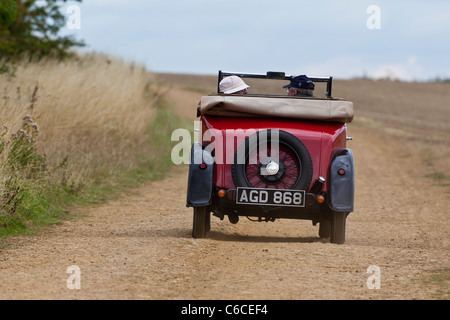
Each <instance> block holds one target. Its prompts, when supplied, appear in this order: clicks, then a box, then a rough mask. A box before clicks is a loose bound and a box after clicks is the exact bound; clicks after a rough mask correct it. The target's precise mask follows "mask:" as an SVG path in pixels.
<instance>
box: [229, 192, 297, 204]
mask: <svg viewBox="0 0 450 320" xmlns="http://www.w3.org/2000/svg"><path fill="white" fill-rule="evenodd" d="M305 194H306V192H305V190H290V189H286V190H284V189H258V188H237V196H236V203H237V204H253V205H259V206H261V205H263V206H289V207H304V206H305Z"/></svg>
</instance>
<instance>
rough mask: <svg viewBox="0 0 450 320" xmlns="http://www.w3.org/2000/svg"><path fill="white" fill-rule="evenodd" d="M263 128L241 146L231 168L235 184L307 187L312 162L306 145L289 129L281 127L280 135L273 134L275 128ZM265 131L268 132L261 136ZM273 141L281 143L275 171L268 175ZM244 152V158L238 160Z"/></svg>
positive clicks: (299, 188)
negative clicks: (275, 136) (287, 130)
mask: <svg viewBox="0 0 450 320" xmlns="http://www.w3.org/2000/svg"><path fill="white" fill-rule="evenodd" d="M264 131H265V130H264ZM264 131H259V132H257V133H256V134H255V135H256V137H255V136H254V135H253V136H250V137H247V138H246V139H245V141H244V142H243V143H242V144H241V145H240V146H239V147H238V149H237V151H236V153H235V157H234V163H233V165H232V167H231V171H232V175H233V181H234V184H235V185H236V187H253V188H273V189H296V190H308V189H309V186H310V184H311V179H312V173H313V164H312V160H311V156H310V154H309V152H308V149H307V148H306V146H305V145H304V144H303V143H302V142H301V141H300V140H299V139H297V138H296V137H295V136H293V135H292V134H290V133H288V132H286V131H282V130H278V138H273V136H272V131H275V130H267V131H266V132H264ZM262 132H264V133H267V135H265V134H264V135H262ZM261 136H262V137H261ZM264 137H267V140H265V139H264ZM251 141H255V142H256V141H257V143H250V142H251ZM274 143H278V146H279V150H278V151H279V152H278V159H277V160H278V163H276V166H275V171H272V173H271V174H267V172H268V170H267V168H268V167H269V165H268V161H267V159H269V158H271V159H272V160H273V157H271V155H270V154H269V153H270V152H271V151H270V149H271V146H272V144H274ZM264 148H265V149H264ZM241 155H244V159H239V157H240V156H241ZM263 170H266V171H263ZM274 172H275V173H274Z"/></svg>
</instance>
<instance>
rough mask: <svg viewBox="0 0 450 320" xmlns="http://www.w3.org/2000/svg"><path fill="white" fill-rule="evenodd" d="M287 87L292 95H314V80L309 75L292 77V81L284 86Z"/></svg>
mask: <svg viewBox="0 0 450 320" xmlns="http://www.w3.org/2000/svg"><path fill="white" fill-rule="evenodd" d="M283 88H287V93H288V95H290V96H298V97H313V91H314V82H312V81H311V79H309V78H308V77H307V76H305V75H301V76H296V77H293V78H292V79H291V83H289V84H288V85H285V86H283Z"/></svg>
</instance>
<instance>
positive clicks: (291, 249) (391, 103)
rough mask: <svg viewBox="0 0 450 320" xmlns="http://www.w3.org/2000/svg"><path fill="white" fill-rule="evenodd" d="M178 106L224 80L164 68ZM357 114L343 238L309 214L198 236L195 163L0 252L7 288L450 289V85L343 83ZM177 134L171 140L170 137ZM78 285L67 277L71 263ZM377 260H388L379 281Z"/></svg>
mask: <svg viewBox="0 0 450 320" xmlns="http://www.w3.org/2000/svg"><path fill="white" fill-rule="evenodd" d="M159 81H161V83H162V85H164V86H166V87H167V92H166V95H167V98H168V99H169V100H171V101H173V103H174V109H175V110H176V112H177V113H179V114H182V115H185V116H186V117H189V118H192V119H194V118H195V109H196V104H197V101H198V100H199V98H200V96H201V95H204V94H207V93H208V92H213V91H214V90H215V85H216V78H215V77H208V76H189V75H178V76H176V75H159ZM334 95H335V96H341V97H345V98H346V99H348V100H351V101H353V102H354V104H355V113H356V117H355V120H354V121H353V122H352V123H351V124H349V135H350V136H352V137H353V138H354V140H353V141H349V143H348V147H349V148H351V149H352V150H353V153H354V156H355V165H356V195H355V201H356V202H355V212H353V213H351V214H350V215H349V217H348V219H347V234H346V243H345V244H344V245H334V244H330V243H328V241H325V240H322V239H320V238H319V237H318V226H312V224H311V222H309V221H299V220H293V221H291V220H277V221H275V222H270V223H264V222H263V223H255V222H251V221H248V220H245V219H241V221H240V222H239V223H238V224H236V225H233V224H231V223H229V222H228V221H227V220H223V221H221V220H219V219H218V218H215V217H212V220H211V232H210V233H209V234H208V237H207V238H206V239H193V238H192V237H191V228H192V209H190V208H186V207H185V198H186V185H187V167H186V166H181V167H175V168H174V169H173V171H171V172H168V173H167V177H166V178H165V179H164V180H161V181H154V182H150V183H146V184H144V185H142V186H140V187H138V188H135V189H132V190H129V191H128V192H127V193H126V194H123V195H122V196H121V197H120V198H118V199H117V200H115V201H111V202H109V203H107V204H102V205H97V206H94V207H90V208H74V209H73V213H74V217H73V218H71V219H67V220H66V221H64V222H63V223H62V224H60V225H55V226H51V227H47V228H44V229H43V230H41V231H40V232H39V233H37V234H34V235H31V236H24V237H16V238H10V239H7V240H6V241H4V242H5V247H4V248H2V249H0V299H153V300H172V299H182V300H185V299H188V300H191V299H192V300H196V299H237V300H247V299H257V300H260V299H261V300H266V299H276V300H277V299H285V300H298V299H352V300H356V299H407V300H410V299H436V300H440V299H448V298H449V297H450V296H449V291H450V283H449V276H448V273H449V269H450V261H449V258H450V257H449V252H450V251H449V249H450V236H449V234H450V218H449V214H450V212H449V207H450V161H449V160H448V159H449V158H450V125H449V123H450V109H449V103H448V101H450V85H449V84H441V83H427V84H418V83H401V82H392V81H370V80H345V81H344V80H336V81H335V85H334ZM168 143H170V142H169V141H168ZM72 265H75V266H78V267H79V270H80V272H81V273H80V278H79V279H80V282H79V283H80V285H81V287H80V289H74V290H70V289H68V287H67V279H68V278H69V276H70V274H69V273H67V268H68V267H69V266H72ZM370 266H377V267H378V268H379V270H380V287H379V289H370V288H369V287H370V286H368V280H369V279H370V277H371V275H372V274H371V273H367V270H368V268H369V267H370Z"/></svg>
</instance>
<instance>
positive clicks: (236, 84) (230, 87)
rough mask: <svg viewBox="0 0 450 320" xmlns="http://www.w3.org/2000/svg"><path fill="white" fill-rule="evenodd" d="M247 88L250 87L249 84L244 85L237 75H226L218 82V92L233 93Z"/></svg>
mask: <svg viewBox="0 0 450 320" xmlns="http://www.w3.org/2000/svg"><path fill="white" fill-rule="evenodd" d="M247 88H250V86H248V85H246V84H245V82H244V81H243V80H242V79H241V78H239V77H238V76H230V77H226V78H224V79H222V81H220V83H219V90H220V92H222V93H225V94H230V93H235V92H238V91H241V90H245V89H247Z"/></svg>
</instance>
